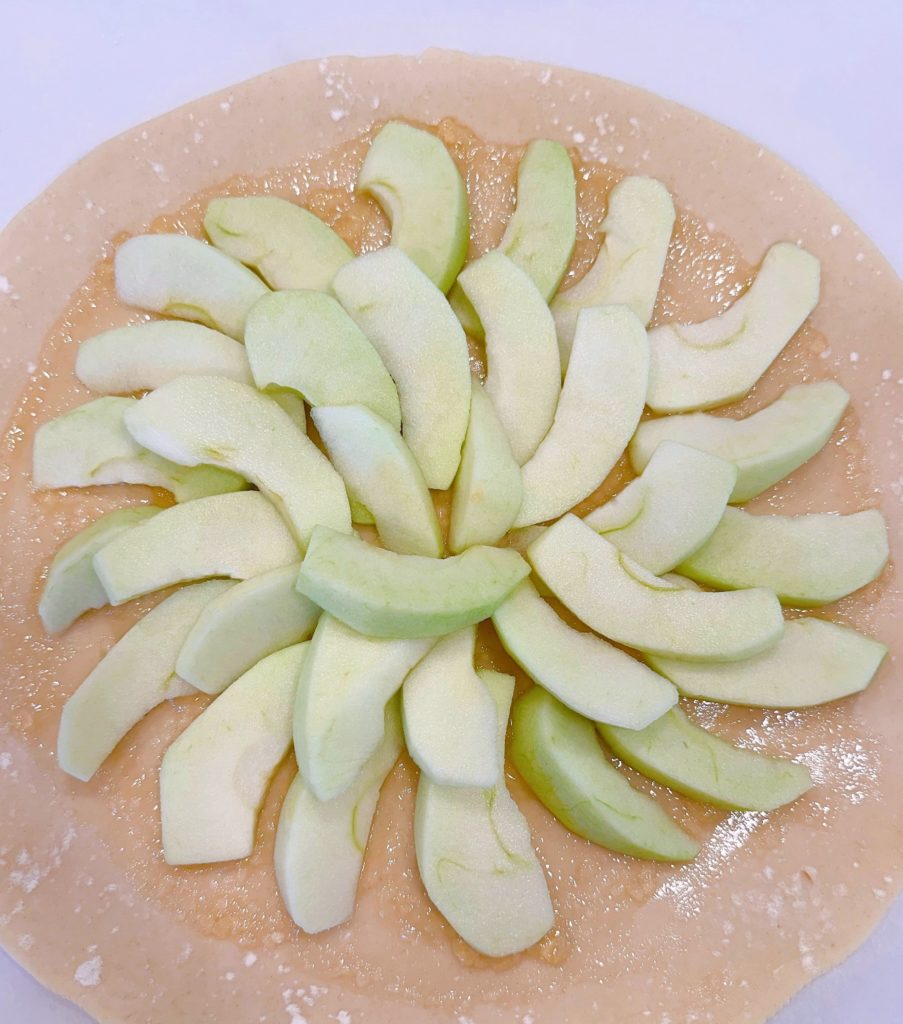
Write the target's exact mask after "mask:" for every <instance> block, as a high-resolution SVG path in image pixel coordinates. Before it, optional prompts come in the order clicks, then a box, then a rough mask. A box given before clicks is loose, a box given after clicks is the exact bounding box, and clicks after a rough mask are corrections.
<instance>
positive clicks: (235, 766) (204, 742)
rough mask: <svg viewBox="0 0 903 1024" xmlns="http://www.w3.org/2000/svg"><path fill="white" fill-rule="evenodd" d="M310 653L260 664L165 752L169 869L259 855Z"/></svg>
mask: <svg viewBox="0 0 903 1024" xmlns="http://www.w3.org/2000/svg"><path fill="white" fill-rule="evenodd" d="M306 648H307V644H295V646H294V647H286V648H285V650H282V651H277V652H276V653H275V654H271V655H270V656H269V657H268V658H264V659H263V661H260V662H258V663H257V664H256V665H255V666H254V667H253V668H252V669H250V670H249V671H248V672H245V674H244V675H243V676H242V677H241V678H240V679H238V680H236V681H235V682H234V683H233V684H232V685H231V686H230V687H229V689H228V690H226V692H225V693H223V694H221V695H220V696H219V697H217V698H216V700H215V701H213V703H212V704H210V705H209V706H208V707H207V708H205V709H204V710H203V711H202V712H201V714H200V715H199V716H198V717H197V718H196V719H195V720H194V721H193V722H192V723H191V725H189V726H188V728H187V729H186V730H185V731H184V732H183V733H182V734H181V735H180V736H179V738H178V739H177V740H176V741H175V742H174V743H173V744H172V745H171V746H170V748H169V749H168V750H167V751H166V754H165V756H164V758H163V764H162V765H161V767H160V820H161V823H162V825H163V856H164V857H165V858H166V863H167V864H214V863H217V862H219V861H226V860H239V859H240V858H242V857H247V856H249V855H250V854H251V853H252V852H253V850H254V833H255V831H256V828H257V815H258V814H259V812H260V808H261V806H262V804H263V800H264V797H265V796H266V792H267V789H268V788H269V785H270V780H271V779H272V778H273V774H274V772H275V771H276V769H277V768H278V767H279V762H280V761H282V760H283V758H284V757H285V755H286V754H287V753H288V751H289V748H290V747H291V744H292V705H293V704H294V702H295V686H296V684H297V680H298V673H299V672H300V670H301V664H302V662H303V661H304V653H305V650H306Z"/></svg>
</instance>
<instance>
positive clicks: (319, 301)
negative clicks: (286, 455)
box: [245, 291, 401, 429]
mask: <svg viewBox="0 0 903 1024" xmlns="http://www.w3.org/2000/svg"><path fill="white" fill-rule="evenodd" d="M245 348H246V349H247V353H248V359H249V360H250V362H251V371H252V372H253V374H254V380H255V382H256V383H257V386H258V387H259V388H261V389H267V390H270V389H272V388H290V389H291V390H292V391H294V392H297V393H298V394H299V395H302V396H303V397H304V398H305V399H306V400H307V401H308V402H309V403H310V404H311V405H312V406H314V407H316V406H318V405H352V404H356V403H359V404H360V405H365V406H367V408H369V409H372V410H373V411H374V412H375V413H376V414H377V415H378V416H382V418H383V419H384V420H387V421H388V422H389V423H391V424H392V426H393V427H395V428H396V429H400V428H401V408H400V406H399V404H398V391H397V389H396V387H395V383H394V381H393V380H392V378H391V377H390V376H389V372H388V370H386V368H385V366H384V365H383V362H382V360H381V359H380V357H379V354H378V353H377V351H376V349H375V348H374V347H373V346H372V345H371V344H370V342H369V341H368V340H367V337H366V336H365V335H364V333H363V332H362V331H361V329H360V328H359V327H358V326H357V324H356V323H355V322H354V321H353V320H352V319H351V317H350V316H349V315H348V314H347V313H346V312H345V310H344V309H342V307H341V306H340V305H339V303H338V302H337V301H336V300H335V299H334V298H333V297H332V296H331V295H324V294H322V293H321V292H314V291H290V292H275V293H274V294H272V295H265V296H264V297H263V298H262V299H261V300H260V301H259V302H257V303H255V305H254V306H253V307H252V308H251V312H250V313H249V314H248V322H247V324H246V325H245Z"/></svg>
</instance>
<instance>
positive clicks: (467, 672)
mask: <svg viewBox="0 0 903 1024" xmlns="http://www.w3.org/2000/svg"><path fill="white" fill-rule="evenodd" d="M475 643H476V631H475V629H474V627H473V626H468V627H467V628H466V629H460V630H458V631H457V632H456V633H451V634H450V635H449V636H446V637H443V638H442V639H441V640H440V641H439V642H438V643H437V644H436V646H435V647H434V648H433V649H432V650H431V651H430V652H429V653H428V654H427V655H426V657H424V659H423V660H422V661H421V662H420V663H419V664H418V665H417V666H416V668H414V669H413V670H412V672H411V674H410V675H409V676H408V677H407V679H405V681H404V686H403V687H402V690H401V709H402V717H403V719H404V736H405V741H406V742H407V747H408V753H409V754H410V755H411V757H412V759H413V760H414V762H415V763H416V764H417V766H418V767H419V768H420V770H421V771H422V772H423V773H424V774H425V775H427V776H428V777H429V778H430V779H432V781H433V782H435V783H436V784H437V785H439V786H478V787H479V788H481V789H488V788H489V787H490V786H494V785H495V784H496V782H498V778H499V756H498V752H497V751H496V733H497V732H498V714H497V712H496V704H495V700H494V699H493V697H492V694H491V693H490V692H489V690H487V689H486V684H485V683H484V682H483V680H482V679H480V677H479V676H478V675H477V673H476V671H475V670H474V667H473V656H474V645H475Z"/></svg>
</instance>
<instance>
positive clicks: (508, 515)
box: [448, 380, 523, 555]
mask: <svg viewBox="0 0 903 1024" xmlns="http://www.w3.org/2000/svg"><path fill="white" fill-rule="evenodd" d="M522 500H523V487H522V485H521V477H520V466H519V465H518V464H517V460H516V459H515V458H514V454H513V453H512V451H511V445H510V444H509V442H508V435H507V434H506V433H505V431H504V428H503V427H502V425H501V423H500V422H499V418H498V416H497V415H496V411H495V408H494V407H493V404H492V401H491V400H490V398H489V396H488V395H487V394H486V392H485V391H484V390H483V388H482V387H481V386H480V384H479V382H478V381H476V380H475V381H474V382H473V388H472V391H471V396H470V422H469V423H468V425H467V435H466V436H465V438H464V448H463V449H462V451H461V465H460V466H458V475H457V476H456V477H455V483H454V486H453V488H452V497H451V512H450V515H449V522H448V548H449V551H451V552H452V554H456V555H457V554H460V553H461V552H462V551H465V550H466V549H467V548H470V547H473V546H474V545H476V544H496V543H497V542H498V541H500V540H501V539H502V537H504V536H505V534H506V533H507V532H508V530H509V529H510V528H511V524H512V523H513V522H514V520H515V518H516V516H517V513H518V511H519V510H520V506H521V501H522Z"/></svg>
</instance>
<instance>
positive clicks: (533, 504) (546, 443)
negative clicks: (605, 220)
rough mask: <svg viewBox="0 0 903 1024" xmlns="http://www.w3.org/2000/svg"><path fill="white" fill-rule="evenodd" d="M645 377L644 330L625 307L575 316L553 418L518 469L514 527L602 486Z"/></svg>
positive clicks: (632, 420)
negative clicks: (520, 495) (520, 496)
mask: <svg viewBox="0 0 903 1024" xmlns="http://www.w3.org/2000/svg"><path fill="white" fill-rule="evenodd" d="M648 376H649V346H648V343H647V341H646V332H645V330H644V329H643V325H642V324H641V323H640V321H639V320H637V318H636V317H635V316H634V315H633V313H631V311H630V310H629V309H628V308H627V307H626V306H602V307H599V308H598V309H587V310H584V311H583V312H582V313H581V314H580V322H579V323H578V325H577V333H576V335H575V337H574V349H573V352H572V353H571V361H570V363H569V365H568V371H567V374H566V376H565V378H564V387H563V388H562V390H561V398H560V399H559V401H558V408H557V409H556V411H555V420H554V422H553V423H552V426H551V429H550V430H549V432H548V434H546V436H545V437H544V438H543V440H542V442H541V443H540V445H539V447H538V448H537V449H536V452H535V454H534V455H533V457H532V458H531V459H530V460H529V462H527V463H526V464H525V465H524V466H523V467H522V474H523V484H524V500H523V504H522V505H521V508H520V512H519V513H518V515H517V519H516V520H515V521H514V525H515V526H516V527H524V526H532V525H533V524H534V523H543V522H545V521H546V520H549V519H554V518H555V517H556V516H560V515H562V514H563V513H564V512H567V511H568V510H569V509H571V508H573V507H574V505H576V504H577V503H578V502H580V501H582V500H583V499H584V498H585V497H587V496H588V495H590V494H592V492H593V491H594V490H595V489H596V488H597V487H598V486H599V484H601V483H602V481H603V480H604V479H605V478H606V477H607V476H608V474H609V473H610V472H611V470H612V468H613V467H614V465H615V463H616V462H617V461H618V459H619V458H620V457H621V454H622V453H623V451H624V449H625V448H626V447H627V443H628V441H629V440H630V437H631V435H632V434H633V432H634V430H636V425H637V423H638V422H639V419H640V416H641V415H642V413H643V404H644V402H645V400H646V385H647V381H648Z"/></svg>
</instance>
